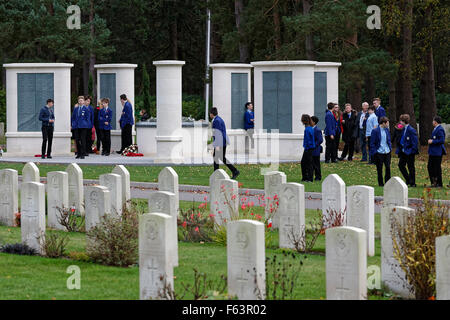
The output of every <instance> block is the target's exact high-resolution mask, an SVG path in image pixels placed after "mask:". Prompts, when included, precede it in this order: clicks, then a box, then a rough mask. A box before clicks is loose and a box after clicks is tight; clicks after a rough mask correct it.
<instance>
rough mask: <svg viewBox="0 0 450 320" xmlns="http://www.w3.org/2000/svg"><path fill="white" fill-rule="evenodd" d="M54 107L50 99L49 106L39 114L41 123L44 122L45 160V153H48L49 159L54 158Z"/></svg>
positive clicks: (42, 151)
mask: <svg viewBox="0 0 450 320" xmlns="http://www.w3.org/2000/svg"><path fill="white" fill-rule="evenodd" d="M53 105H54V102H53V100H52V99H48V100H47V105H46V106H44V107H43V108H42V109H41V111H40V112H39V121H42V148H41V158H42V159H45V154H46V152H45V151H47V159H51V158H52V142H53V131H54V128H55V110H54V109H53ZM47 141H48V146H47Z"/></svg>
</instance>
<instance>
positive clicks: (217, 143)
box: [212, 116, 228, 147]
mask: <svg viewBox="0 0 450 320" xmlns="http://www.w3.org/2000/svg"><path fill="white" fill-rule="evenodd" d="M212 128H213V139H214V142H213V147H226V146H227V144H228V136H227V129H226V127H225V122H224V121H223V119H222V118H221V117H219V116H216V117H215V118H214V119H213V122H212Z"/></svg>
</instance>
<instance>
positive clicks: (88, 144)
mask: <svg viewBox="0 0 450 320" xmlns="http://www.w3.org/2000/svg"><path fill="white" fill-rule="evenodd" d="M91 102H92V97H91V96H85V97H84V104H85V105H86V106H87V107H88V110H89V128H88V129H89V130H88V132H87V133H86V155H89V153H94V151H93V150H92V143H93V141H92V128H93V127H94V107H93V106H92V105H91Z"/></svg>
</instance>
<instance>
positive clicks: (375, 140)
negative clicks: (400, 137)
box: [369, 126, 392, 157]
mask: <svg viewBox="0 0 450 320" xmlns="http://www.w3.org/2000/svg"><path fill="white" fill-rule="evenodd" d="M382 129H383V130H384V131H385V132H386V143H387V144H388V146H389V149H390V150H391V151H392V143H391V133H390V132H389V129H388V128H381V127H380V126H378V127H376V128H375V129H373V130H372V134H371V135H370V148H369V149H370V155H371V156H372V157H373V156H374V155H375V154H377V152H378V149H379V148H380V145H381V130H382Z"/></svg>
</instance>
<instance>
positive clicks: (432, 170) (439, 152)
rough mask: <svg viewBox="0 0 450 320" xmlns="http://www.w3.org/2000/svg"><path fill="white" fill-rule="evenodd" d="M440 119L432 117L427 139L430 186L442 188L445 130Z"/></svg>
mask: <svg viewBox="0 0 450 320" xmlns="http://www.w3.org/2000/svg"><path fill="white" fill-rule="evenodd" d="M441 123H442V119H441V117H439V116H436V117H434V119H433V127H434V130H433V132H432V133H431V138H430V139H429V140H428V174H429V176H430V181H431V187H434V188H442V187H443V183H442V168H441V164H442V156H443V155H445V154H447V152H446V150H445V146H444V143H445V130H444V128H442V126H441Z"/></svg>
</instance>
